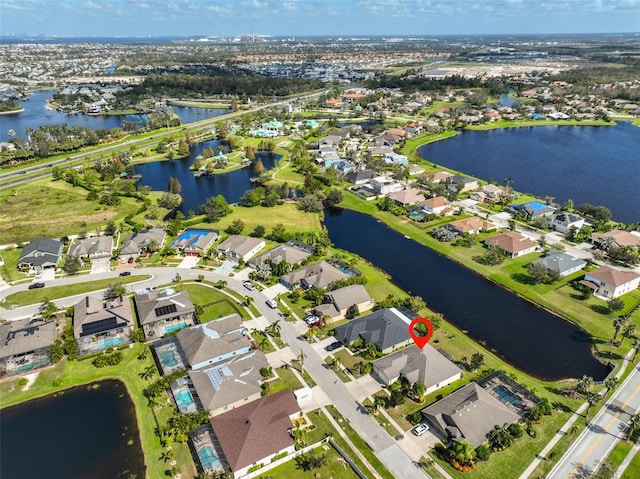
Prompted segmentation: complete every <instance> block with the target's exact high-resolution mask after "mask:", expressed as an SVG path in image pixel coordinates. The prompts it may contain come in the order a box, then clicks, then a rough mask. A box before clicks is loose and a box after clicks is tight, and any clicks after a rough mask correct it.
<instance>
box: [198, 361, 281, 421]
mask: <svg viewBox="0 0 640 479" xmlns="http://www.w3.org/2000/svg"><path fill="white" fill-rule="evenodd" d="M268 365H269V363H268V362H267V357H266V356H265V355H264V354H263V353H262V351H260V350H258V349H254V350H252V351H250V352H248V353H245V354H241V355H239V356H235V357H232V358H231V359H227V360H224V361H221V362H218V363H216V364H213V365H211V366H208V367H205V368H202V369H197V370H192V371H189V381H190V382H191V384H192V385H193V388H194V389H195V392H196V395H197V399H198V401H199V402H200V403H201V404H202V407H203V409H207V410H209V411H210V412H211V415H212V416H215V415H217V414H221V413H223V412H225V411H228V410H229V409H233V408H235V407H238V406H241V405H243V404H245V403H248V402H251V401H254V400H256V399H258V398H260V395H261V386H262V375H261V374H260V369H261V368H264V367H267V366H268Z"/></svg>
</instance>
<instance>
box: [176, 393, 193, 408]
mask: <svg viewBox="0 0 640 479" xmlns="http://www.w3.org/2000/svg"><path fill="white" fill-rule="evenodd" d="M173 396H174V397H175V398H176V403H177V404H178V409H180V412H187V411H188V410H189V408H190V407H191V406H193V404H194V402H193V396H192V395H191V391H189V390H188V389H180V390H179V391H176V392H175V394H174V395H173Z"/></svg>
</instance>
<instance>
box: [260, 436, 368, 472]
mask: <svg viewBox="0 0 640 479" xmlns="http://www.w3.org/2000/svg"><path fill="white" fill-rule="evenodd" d="M314 452H315V454H316V455H321V454H324V455H325V456H326V458H327V461H326V463H325V465H324V466H322V467H321V468H319V469H313V470H311V471H303V470H302V469H298V468H297V467H296V462H295V461H294V460H293V459H292V460H290V461H287V462H285V463H284V464H281V465H280V466H278V467H276V468H274V469H271V470H270V471H267V472H265V475H260V476H258V478H259V479H260V478H261V479H291V478H292V477H295V478H301V479H329V478H333V479H357V478H358V475H357V474H356V473H355V472H354V471H353V469H351V466H349V464H346V465H345V466H341V465H340V464H339V463H338V460H339V458H340V457H341V456H340V454H338V451H336V450H335V449H334V448H333V447H331V445H330V444H326V445H324V446H320V447H318V448H316V449H314Z"/></svg>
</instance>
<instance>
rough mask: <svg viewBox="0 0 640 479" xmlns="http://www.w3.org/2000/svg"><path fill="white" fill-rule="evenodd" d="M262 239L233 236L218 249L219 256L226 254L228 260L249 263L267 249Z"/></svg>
mask: <svg viewBox="0 0 640 479" xmlns="http://www.w3.org/2000/svg"><path fill="white" fill-rule="evenodd" d="M265 244H266V243H265V242H264V240H263V239H262V238H253V237H250V236H240V235H232V236H229V238H227V239H226V240H224V241H223V242H222V243H220V244H219V245H218V246H217V247H216V251H217V252H218V254H224V255H225V256H226V257H227V259H232V260H235V261H239V260H243V261H247V260H248V259H249V258H251V257H252V256H253V255H255V254H256V253H257V252H258V251H260V250H261V249H262V248H264V247H265Z"/></svg>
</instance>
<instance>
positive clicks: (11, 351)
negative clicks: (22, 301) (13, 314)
mask: <svg viewBox="0 0 640 479" xmlns="http://www.w3.org/2000/svg"><path fill="white" fill-rule="evenodd" d="M55 340H56V322H55V321H44V320H42V319H28V318H27V319H20V320H17V321H7V322H5V323H2V324H0V378H2V377H4V376H7V375H9V376H10V375H14V374H21V373H26V372H29V371H33V370H34V369H37V368H41V367H44V366H48V365H49V364H51V356H50V355H49V346H51V345H52V344H53V343H54V342H55Z"/></svg>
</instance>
